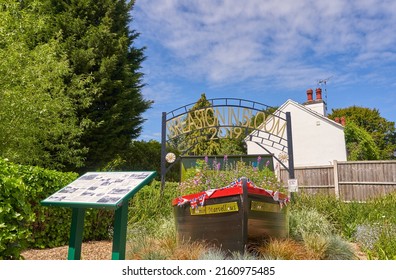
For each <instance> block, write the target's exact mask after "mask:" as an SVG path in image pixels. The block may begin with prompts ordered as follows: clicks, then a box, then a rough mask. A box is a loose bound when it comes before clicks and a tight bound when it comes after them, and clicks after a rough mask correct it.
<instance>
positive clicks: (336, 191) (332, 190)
mask: <svg viewBox="0 0 396 280" xmlns="http://www.w3.org/2000/svg"><path fill="white" fill-rule="evenodd" d="M294 173H295V178H296V179H297V180H298V187H299V192H305V193H309V194H328V195H335V196H336V197H337V198H339V199H341V200H343V201H365V200H367V199H369V198H374V197H378V196H382V195H385V194H387V193H390V192H393V191H396V161H395V160H389V161H343V162H339V161H334V165H328V166H314V167H299V168H295V172H294ZM288 179H289V175H288V172H287V171H286V170H284V169H281V172H280V180H281V181H282V182H284V183H286V185H287V180H288Z"/></svg>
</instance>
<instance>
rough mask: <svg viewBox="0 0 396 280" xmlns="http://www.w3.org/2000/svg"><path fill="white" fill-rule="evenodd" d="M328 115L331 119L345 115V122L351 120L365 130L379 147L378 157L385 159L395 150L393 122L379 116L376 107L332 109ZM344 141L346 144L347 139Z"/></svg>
mask: <svg viewBox="0 0 396 280" xmlns="http://www.w3.org/2000/svg"><path fill="white" fill-rule="evenodd" d="M328 117H329V118H330V119H333V120H334V119H335V118H336V117H338V118H341V117H345V118H346V123H348V122H351V121H352V122H354V123H355V124H356V125H357V126H358V127H360V128H362V129H364V130H365V131H367V132H368V133H369V134H370V135H371V137H372V139H373V141H374V143H375V145H376V146H377V147H378V149H379V159H384V160H385V159H391V158H392V157H394V151H395V150H396V144H395V143H396V140H395V137H396V129H395V123H394V122H390V121H388V120H386V119H385V118H383V117H381V115H380V112H379V110H378V109H370V108H364V107H358V106H352V107H348V108H343V109H333V110H332V113H331V114H330V115H329V116H328ZM346 142H347V144H348V140H347V141H346Z"/></svg>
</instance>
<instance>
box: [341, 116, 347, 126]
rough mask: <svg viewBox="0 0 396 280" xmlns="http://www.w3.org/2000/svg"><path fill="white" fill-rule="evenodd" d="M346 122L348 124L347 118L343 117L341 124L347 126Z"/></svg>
mask: <svg viewBox="0 0 396 280" xmlns="http://www.w3.org/2000/svg"><path fill="white" fill-rule="evenodd" d="M345 124H346V119H345V117H341V125H342V126H345Z"/></svg>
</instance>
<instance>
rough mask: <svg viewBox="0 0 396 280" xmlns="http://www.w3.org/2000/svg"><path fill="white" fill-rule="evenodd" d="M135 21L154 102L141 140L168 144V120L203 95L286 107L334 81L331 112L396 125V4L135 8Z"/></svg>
mask: <svg viewBox="0 0 396 280" xmlns="http://www.w3.org/2000/svg"><path fill="white" fill-rule="evenodd" d="M132 16H133V22H132V28H133V29H134V30H136V31H137V32H139V33H140V36H139V38H138V39H137V40H136V41H135V46H136V47H143V46H145V47H146V50H145V55H146V56H147V58H146V60H145V62H144V63H143V64H142V67H143V68H142V72H143V73H144V75H145V76H144V83H146V86H145V87H144V88H143V90H142V93H143V95H144V98H146V99H149V100H153V101H154V102H155V103H154V105H153V106H152V108H151V109H149V110H148V111H147V112H146V113H145V114H144V115H143V117H144V118H145V119H147V120H146V121H145V123H144V125H143V132H142V134H141V136H140V139H142V140H150V139H155V140H160V132H161V112H168V111H171V110H173V109H176V108H178V107H180V106H183V105H186V104H189V103H194V102H196V101H197V100H198V99H199V97H200V96H201V94H202V93H205V94H206V96H207V98H219V97H234V98H243V99H249V100H254V101H257V102H261V103H264V104H267V105H270V106H279V105H281V104H282V103H283V102H285V101H286V100H287V99H292V100H295V101H297V102H300V103H303V102H305V101H306V90H307V89H308V88H312V89H315V88H317V87H318V86H320V85H318V80H323V79H328V78H329V79H328V80H327V83H326V90H327V105H328V112H331V109H332V108H345V107H349V106H353V105H356V106H362V107H368V108H376V109H378V110H379V111H380V113H381V116H382V117H384V118H386V119H387V120H389V121H396V1H394V0H383V1H382V0H359V1H355V0H350V1H349V0H331V1H322V0H298V1H296V0H246V1H240V0H223V1H221V0H191V1H187V0H184V1H183V0H136V3H135V7H134V10H133V12H132ZM321 86H322V88H323V89H324V85H323V84H322V85H321Z"/></svg>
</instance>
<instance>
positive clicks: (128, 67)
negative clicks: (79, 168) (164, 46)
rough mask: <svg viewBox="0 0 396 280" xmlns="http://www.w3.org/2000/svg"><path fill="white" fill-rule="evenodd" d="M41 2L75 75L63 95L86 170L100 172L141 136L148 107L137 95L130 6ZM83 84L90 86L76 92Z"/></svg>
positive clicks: (91, 0) (93, 0)
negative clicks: (77, 127) (73, 114)
mask: <svg viewBox="0 0 396 280" xmlns="http://www.w3.org/2000/svg"><path fill="white" fill-rule="evenodd" d="M45 1H46V2H47V3H49V5H48V7H50V9H51V10H50V13H51V14H53V16H54V19H53V29H54V32H60V33H61V35H62V36H61V39H62V41H61V43H62V48H63V50H64V51H65V53H66V55H67V57H68V59H69V62H70V67H71V70H72V72H73V76H72V77H71V79H69V80H66V82H67V85H68V88H67V94H68V95H69V96H71V97H72V98H73V99H74V100H75V105H76V106H77V108H78V118H79V122H80V124H81V125H82V126H83V127H84V133H83V135H82V138H81V143H82V145H83V146H84V147H87V148H88V149H89V151H88V154H87V157H86V163H85V164H86V166H85V169H86V170H92V169H98V168H102V167H103V166H105V165H106V164H107V163H108V162H110V161H111V160H113V159H114V158H115V157H116V156H117V155H119V154H122V153H123V151H124V150H125V149H126V148H128V145H129V143H130V141H131V139H133V138H136V137H138V136H139V134H140V132H141V125H142V123H143V121H144V119H143V118H142V113H143V112H145V111H146V110H147V109H148V108H149V107H150V106H151V104H152V102H151V101H147V100H144V98H143V97H142V94H141V88H142V86H143V84H142V75H143V74H142V73H141V72H140V68H141V63H142V61H143V60H144V54H143V51H144V49H143V48H136V47H135V46H134V41H135V39H136V38H137V36H138V33H136V32H135V31H134V30H130V25H131V23H132V18H131V15H130V12H131V10H132V8H133V5H134V1H125V0H45ZM86 79H89V80H92V82H91V83H89V84H87V85H86V86H85V87H80V86H79V85H80V84H79V81H81V80H86Z"/></svg>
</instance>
